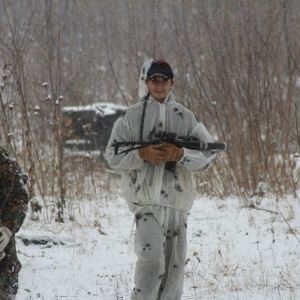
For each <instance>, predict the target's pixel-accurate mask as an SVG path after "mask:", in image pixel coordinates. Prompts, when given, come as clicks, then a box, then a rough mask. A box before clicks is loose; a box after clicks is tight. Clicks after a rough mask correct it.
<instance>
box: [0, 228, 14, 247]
mask: <svg viewBox="0 0 300 300" xmlns="http://www.w3.org/2000/svg"><path fill="white" fill-rule="evenodd" d="M11 236H12V233H11V231H10V230H9V229H8V228H7V227H0V252H2V251H3V250H4V248H5V247H6V246H7V244H8V242H9V240H10V238H11Z"/></svg>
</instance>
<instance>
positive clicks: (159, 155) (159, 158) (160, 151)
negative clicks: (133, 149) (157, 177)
mask: <svg viewBox="0 0 300 300" xmlns="http://www.w3.org/2000/svg"><path fill="white" fill-rule="evenodd" d="M139 155H140V157H141V158H142V159H143V160H146V161H148V162H149V163H151V164H160V163H162V162H165V157H166V151H165V150H164V147H163V145H162V144H157V145H150V146H147V147H144V148H141V149H139Z"/></svg>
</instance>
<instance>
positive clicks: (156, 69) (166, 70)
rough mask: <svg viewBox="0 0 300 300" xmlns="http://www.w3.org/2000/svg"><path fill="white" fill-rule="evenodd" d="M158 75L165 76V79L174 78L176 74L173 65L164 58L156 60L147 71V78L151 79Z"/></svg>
mask: <svg viewBox="0 0 300 300" xmlns="http://www.w3.org/2000/svg"><path fill="white" fill-rule="evenodd" d="M156 76H160V77H163V78H165V79H173V78H174V74H173V71H172V68H171V66H170V65H169V64H168V63H167V62H166V61H165V60H163V59H160V60H154V61H153V62H152V64H151V66H150V68H149V70H148V72H147V79H148V80H150V79H152V78H154V77H156Z"/></svg>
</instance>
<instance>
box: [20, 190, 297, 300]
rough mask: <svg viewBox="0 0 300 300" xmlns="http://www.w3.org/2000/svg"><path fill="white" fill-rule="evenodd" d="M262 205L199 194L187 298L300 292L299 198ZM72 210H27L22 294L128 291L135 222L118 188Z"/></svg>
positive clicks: (124, 295) (192, 220)
mask: <svg viewBox="0 0 300 300" xmlns="http://www.w3.org/2000/svg"><path fill="white" fill-rule="evenodd" d="M259 207H260V208H266V209H268V210H272V211H273V212H274V213H272V212H266V211H263V210H254V209H251V210H250V209H246V208H242V203H241V202H239V200H238V199H236V198H228V199H225V200H218V199H214V200H212V199H207V198H202V197H198V198H197V199H196V201H195V205H194V207H193V209H192V211H191V213H190V214H189V222H188V232H189V235H188V254H187V262H186V263H187V264H186V281H185V288H184V294H183V297H182V299H207V300H212V299H243V300H246V299H255V300H260V299H295V300H296V299H300V224H299V219H300V218H299V217H300V203H299V200H297V199H294V198H293V197H287V198H286V199H282V200H280V201H276V200H275V199H272V197H269V198H264V199H262V202H261V204H260V206H259ZM66 212H67V213H69V214H70V217H71V219H72V221H69V220H67V221H66V222H65V223H63V224H60V223H56V222H55V221H54V217H53V216H52V215H51V214H52V212H51V206H50V207H48V209H47V210H46V209H45V210H43V211H42V213H41V216H40V221H39V222H37V221H32V220H31V219H30V218H29V215H30V214H28V217H27V219H26V221H25V223H24V225H23V228H22V230H21V231H20V232H19V234H18V239H17V246H18V253H19V259H20V260H21V262H22V264H23V268H22V271H21V273H20V290H19V294H18V297H17V299H18V300H26V299H45V300H46V299H47V300H55V299H64V300H68V299H80V300H84V299H91V300H92V299H97V300H99V299H103V300H110V299H124V300H127V299H130V292H131V290H132V288H133V275H134V265H135V260H136V258H135V255H134V252H133V242H134V223H133V216H132V215H131V213H130V212H129V211H128V209H127V205H126V202H125V200H124V199H123V198H122V196H121V194H120V192H119V190H118V189H117V190H116V191H115V192H114V191H113V189H111V191H110V192H107V193H105V192H103V190H102V192H101V193H100V194H98V196H97V197H96V198H95V199H93V200H80V201H75V200H72V201H69V202H68V208H67V210H66ZM21 238H22V239H23V240H25V243H26V244H27V245H25V244H24V242H23V240H22V239H21ZM31 240H36V241H38V240H44V241H45V242H44V244H32V243H31V242H30V241H31Z"/></svg>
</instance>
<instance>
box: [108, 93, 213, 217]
mask: <svg viewBox="0 0 300 300" xmlns="http://www.w3.org/2000/svg"><path fill="white" fill-rule="evenodd" d="M145 101H147V104H146V110H145V118H144V127H143V135H142V136H143V140H144V141H147V140H149V137H151V136H152V135H153V133H156V132H159V131H165V132H176V133H177V136H178V137H192V136H193V137H196V138H199V139H201V140H202V141H204V142H213V139H212V137H211V136H210V134H209V133H208V131H207V130H206V128H205V127H204V125H203V124H202V123H199V122H198V121H197V120H196V118H195V116H194V114H193V113H192V112H191V111H189V110H188V109H186V108H185V107H184V106H182V105H181V104H179V103H177V102H176V101H175V97H174V95H173V93H172V92H170V93H169V95H168V97H167V98H166V99H165V101H164V103H159V102H157V101H155V100H154V99H153V98H152V97H150V98H149V99H148V100H144V99H142V100H140V102H139V103H137V104H135V105H132V106H130V107H129V108H128V109H127V111H126V114H125V115H124V116H123V117H121V118H119V119H118V120H117V121H116V123H115V124H114V127H113V130H112V133H111V137H110V140H109V142H108V146H107V149H106V159H107V161H108V164H109V165H110V166H111V167H112V168H113V169H115V170H117V171H119V172H120V173H121V175H122V188H123V190H124V193H125V197H126V200H127V203H128V206H129V209H130V210H131V211H132V212H133V213H138V212H140V211H143V210H144V209H145V208H146V207H147V206H152V205H159V206H165V207H172V208H175V209H178V210H180V211H182V212H188V211H189V210H190V209H191V207H192V205H193V201H194V195H193V182H192V172H198V171H201V170H204V169H207V168H208V167H209V166H210V165H211V164H212V162H213V160H214V158H215V156H216V154H213V153H211V152H210V151H197V150H190V149H187V148H183V149H184V155H183V157H182V159H181V160H179V161H178V162H177V163H176V168H174V169H173V170H168V169H165V163H162V164H158V165H154V164H151V163H148V162H146V161H144V160H143V159H141V158H140V156H139V154H138V150H133V151H131V152H129V153H127V154H119V155H115V154H114V148H113V147H112V143H113V142H114V141H139V140H140V128H141V122H142V115H143V107H144V102H145Z"/></svg>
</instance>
